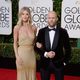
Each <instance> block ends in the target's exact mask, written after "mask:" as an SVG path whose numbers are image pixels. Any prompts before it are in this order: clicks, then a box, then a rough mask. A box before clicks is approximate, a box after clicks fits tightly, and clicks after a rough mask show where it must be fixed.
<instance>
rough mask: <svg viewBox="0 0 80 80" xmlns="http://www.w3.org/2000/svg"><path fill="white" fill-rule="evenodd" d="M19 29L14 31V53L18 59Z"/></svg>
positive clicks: (15, 28)
mask: <svg viewBox="0 0 80 80" xmlns="http://www.w3.org/2000/svg"><path fill="white" fill-rule="evenodd" d="M18 30H19V29H18V28H17V26H15V27H14V31H13V39H14V43H13V47H14V52H15V57H16V58H17V56H18V36H19V35H18Z"/></svg>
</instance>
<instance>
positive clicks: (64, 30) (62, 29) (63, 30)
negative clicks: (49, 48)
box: [59, 27, 67, 32]
mask: <svg viewBox="0 0 80 80" xmlns="http://www.w3.org/2000/svg"><path fill="white" fill-rule="evenodd" d="M59 29H60V31H61V32H67V30H66V29H65V28H62V27H60V28H59Z"/></svg>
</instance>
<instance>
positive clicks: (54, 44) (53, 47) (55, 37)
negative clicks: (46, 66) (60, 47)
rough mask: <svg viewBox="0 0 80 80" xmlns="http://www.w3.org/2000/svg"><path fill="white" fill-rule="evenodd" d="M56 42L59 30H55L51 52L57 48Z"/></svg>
mask: <svg viewBox="0 0 80 80" xmlns="http://www.w3.org/2000/svg"><path fill="white" fill-rule="evenodd" d="M58 40H59V28H57V29H56V32H55V36H54V41H53V45H52V50H54V49H55V48H56V47H57V44H58Z"/></svg>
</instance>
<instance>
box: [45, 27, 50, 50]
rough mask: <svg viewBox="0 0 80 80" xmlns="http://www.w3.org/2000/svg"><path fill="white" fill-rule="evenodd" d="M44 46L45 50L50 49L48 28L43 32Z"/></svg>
mask: <svg viewBox="0 0 80 80" xmlns="http://www.w3.org/2000/svg"><path fill="white" fill-rule="evenodd" d="M45 46H46V49H47V50H49V49H50V38H49V31H48V28H46V30H45Z"/></svg>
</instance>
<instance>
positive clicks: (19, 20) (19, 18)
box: [17, 7, 32, 26]
mask: <svg viewBox="0 0 80 80" xmlns="http://www.w3.org/2000/svg"><path fill="white" fill-rule="evenodd" d="M23 11H27V12H28V13H29V21H28V22H29V24H32V19H31V12H30V9H29V8H28V7H23V8H21V10H20V12H19V14H18V22H17V25H19V26H22V25H23V22H22V19H21V15H22V13H23Z"/></svg>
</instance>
